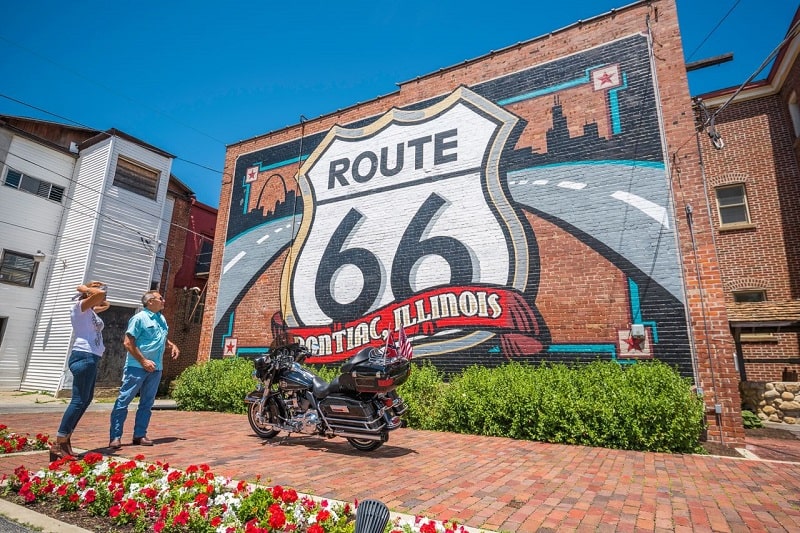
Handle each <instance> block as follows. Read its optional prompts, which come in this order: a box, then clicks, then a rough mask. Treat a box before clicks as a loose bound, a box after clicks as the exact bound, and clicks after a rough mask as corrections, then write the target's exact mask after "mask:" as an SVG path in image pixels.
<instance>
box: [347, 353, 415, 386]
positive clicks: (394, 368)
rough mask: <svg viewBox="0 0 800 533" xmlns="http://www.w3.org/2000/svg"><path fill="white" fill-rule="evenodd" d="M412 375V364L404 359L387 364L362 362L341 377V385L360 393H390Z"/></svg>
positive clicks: (390, 361) (398, 358)
mask: <svg viewBox="0 0 800 533" xmlns="http://www.w3.org/2000/svg"><path fill="white" fill-rule="evenodd" d="M410 373H411V363H410V362H409V361H408V359H406V358H404V357H397V358H394V359H391V360H389V361H386V362H373V361H369V360H368V361H361V362H358V363H356V364H355V365H354V366H353V367H352V368H351V369H350V372H348V373H347V374H342V375H341V376H340V377H339V384H340V385H342V386H343V387H345V388H347V389H349V390H355V391H358V392H389V391H390V390H393V389H396V388H397V387H399V386H400V385H402V384H403V383H405V382H406V380H407V379H408V376H409V374H410Z"/></svg>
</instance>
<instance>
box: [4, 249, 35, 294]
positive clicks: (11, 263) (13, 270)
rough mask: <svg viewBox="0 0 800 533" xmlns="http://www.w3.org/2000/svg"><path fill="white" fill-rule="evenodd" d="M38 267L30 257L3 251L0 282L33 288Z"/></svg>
mask: <svg viewBox="0 0 800 533" xmlns="http://www.w3.org/2000/svg"><path fill="white" fill-rule="evenodd" d="M38 265H39V263H38V262H36V261H35V260H34V259H33V256H32V255H28V254H21V253H18V252H12V251H10V250H3V258H2V260H0V282H2V283H11V284H13V285H21V286H23V287H33V280H34V279H35V278H36V269H37V267H38Z"/></svg>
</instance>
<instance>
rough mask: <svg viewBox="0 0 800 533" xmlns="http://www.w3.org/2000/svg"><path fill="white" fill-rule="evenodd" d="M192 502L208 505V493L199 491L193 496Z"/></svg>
mask: <svg viewBox="0 0 800 533" xmlns="http://www.w3.org/2000/svg"><path fill="white" fill-rule="evenodd" d="M194 503H196V504H197V505H208V494H206V493H204V492H201V493H200V494H198V495H197V496H195V497H194Z"/></svg>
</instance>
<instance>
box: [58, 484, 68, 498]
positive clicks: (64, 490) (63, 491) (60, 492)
mask: <svg viewBox="0 0 800 533" xmlns="http://www.w3.org/2000/svg"><path fill="white" fill-rule="evenodd" d="M56 494H58V495H59V496H66V495H67V486H66V485H59V486H58V488H57V489H56Z"/></svg>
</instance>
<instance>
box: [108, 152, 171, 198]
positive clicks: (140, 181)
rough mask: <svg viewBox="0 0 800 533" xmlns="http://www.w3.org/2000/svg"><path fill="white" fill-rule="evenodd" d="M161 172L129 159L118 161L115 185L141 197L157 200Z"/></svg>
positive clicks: (121, 158)
mask: <svg viewBox="0 0 800 533" xmlns="http://www.w3.org/2000/svg"><path fill="white" fill-rule="evenodd" d="M159 175H160V174H159V172H158V171H157V170H153V169H150V168H147V167H144V166H142V165H140V164H138V163H135V162H133V161H131V160H129V159H125V158H123V157H120V158H118V159H117V170H116V172H115V173H114V185H116V186H117V187H119V188H120V189H125V190H126V191H131V192H133V193H136V194H138V195H140V196H144V197H146V198H150V199H151V200H155V199H156V194H157V193H158V178H159Z"/></svg>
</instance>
